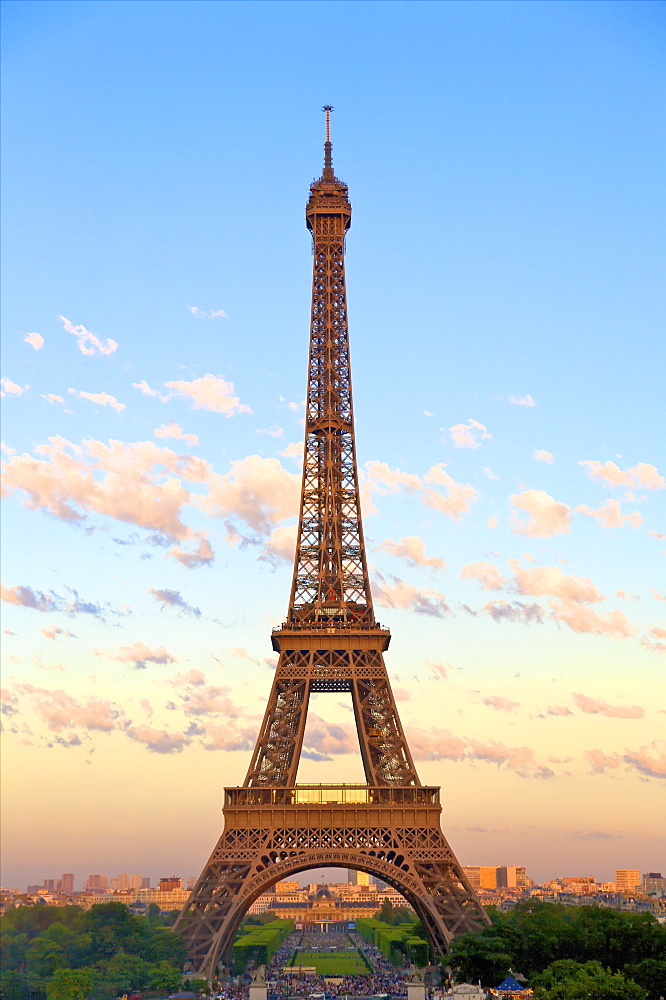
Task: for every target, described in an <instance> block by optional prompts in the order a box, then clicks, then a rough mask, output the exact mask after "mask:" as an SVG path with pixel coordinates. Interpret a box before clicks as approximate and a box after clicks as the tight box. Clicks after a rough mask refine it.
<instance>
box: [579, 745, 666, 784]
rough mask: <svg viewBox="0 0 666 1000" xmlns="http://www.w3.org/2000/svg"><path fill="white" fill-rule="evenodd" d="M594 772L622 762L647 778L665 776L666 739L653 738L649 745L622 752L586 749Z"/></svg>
mask: <svg viewBox="0 0 666 1000" xmlns="http://www.w3.org/2000/svg"><path fill="white" fill-rule="evenodd" d="M585 756H586V757H587V759H588V760H589V762H590V764H591V767H592V772H593V773H594V774H603V773H604V772H605V771H606V770H609V769H610V770H617V769H618V768H619V767H621V766H622V764H624V765H625V766H626V767H627V768H629V770H633V771H638V773H639V774H642V775H644V776H645V777H647V778H666V741H664V740H653V741H652V743H651V744H650V745H649V746H642V747H640V748H639V749H638V750H629V749H625V751H624V753H611V754H605V753H603V751H601V750H598V749H595V750H586V751H585Z"/></svg>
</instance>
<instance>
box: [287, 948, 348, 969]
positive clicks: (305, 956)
mask: <svg viewBox="0 0 666 1000" xmlns="http://www.w3.org/2000/svg"><path fill="white" fill-rule="evenodd" d="M289 964H290V965H296V966H298V965H310V966H312V965H314V966H315V968H316V969H317V975H318V976H366V975H368V968H367V966H366V964H365V962H364V961H363V959H362V958H361V956H360V955H359V953H358V952H357V951H356V949H355V948H354V949H351V948H350V950H349V951H337V952H334V951H298V952H296V953H295V955H294V959H293V961H292V962H290V963H289Z"/></svg>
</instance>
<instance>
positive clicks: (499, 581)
mask: <svg viewBox="0 0 666 1000" xmlns="http://www.w3.org/2000/svg"><path fill="white" fill-rule="evenodd" d="M460 575H461V577H463V578H471V579H474V580H478V581H479V583H480V584H481V586H482V587H483V589H484V590H501V589H502V587H503V586H504V585H505V583H506V581H505V579H504V577H503V576H502V574H501V573H500V571H499V569H498V568H497V566H495V564H494V563H491V562H484V560H480V561H479V562H475V563H468V564H467V565H466V566H463V568H462V569H461V570H460Z"/></svg>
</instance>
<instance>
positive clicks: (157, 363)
mask: <svg viewBox="0 0 666 1000" xmlns="http://www.w3.org/2000/svg"><path fill="white" fill-rule="evenodd" d="M4 7H5V31H4V40H3V49H4V75H5V88H4V90H5V96H4V101H5V115H4V121H5V124H4V128H5V147H6V148H11V149H12V157H11V159H9V160H8V162H7V166H6V169H5V185H4V188H5V195H4V197H5V209H4V219H5V225H4V228H5V243H6V251H7V250H8V249H10V248H11V255H10V254H8V253H7V252H5V255H4V268H5V275H4V281H3V284H4V288H5V297H4V298H5V302H4V322H3V343H4V373H3V374H4V378H3V394H4V398H3V407H4V430H3V449H4V456H3V459H4V466H5V490H6V499H5V500H4V502H3V516H4V518H5V525H6V529H5V538H6V542H5V546H4V550H5V551H4V552H3V575H2V583H3V593H2V597H3V620H4V621H3V629H4V635H3V640H4V641H3V649H4V658H5V661H4V668H3V688H4V689H5V692H4V696H5V702H4V712H5V716H4V718H5V734H4V743H5V754H4V756H5V763H4V768H3V771H4V776H3V780H4V800H5V808H4V810H3V829H4V838H3V839H4V843H5V864H4V869H5V873H6V874H5V875H4V876H3V882H4V883H5V884H8V885H14V884H28V883H29V882H30V878H29V877H27V873H28V872H34V867H35V863H34V859H35V858H36V857H40V858H42V859H44V860H43V864H44V866H45V867H46V868H48V869H49V870H51V871H54V870H59V871H62V872H65V871H67V872H72V871H75V872H79V871H83V870H84V869H85V870H87V871H101V870H103V859H104V858H106V857H110V856H113V857H114V858H117V859H118V861H117V863H118V865H119V867H121V868H127V869H128V870H129V868H130V867H131V868H133V870H134V871H136V870H138V869H140V870H144V869H146V868H148V867H150V869H151V872H152V871H153V870H155V871H156V869H155V868H154V866H159V867H160V868H161V869H162V871H168V870H175V869H176V868H177V867H178V866H179V865H180V866H186V867H187V869H188V870H190V871H192V872H196V871H199V870H200V869H201V867H202V865H203V863H204V862H205V859H206V857H207V855H208V852H209V851H210V847H211V845H212V844H214V843H215V840H216V839H217V837H218V835H219V833H220V829H221V800H222V788H223V787H224V786H225V785H235V784H239V783H240V782H241V781H242V780H243V776H244V773H245V771H246V769H247V766H248V763H249V757H250V753H251V750H252V747H253V746H254V741H255V738H256V734H257V730H258V726H259V723H260V720H261V716H262V713H263V709H264V706H265V703H266V699H267V697H268V692H269V689H270V684H271V681H272V676H273V674H272V671H273V669H274V666H275V657H274V655H273V654H272V653H271V648H270V630H271V628H272V627H273V626H275V625H278V624H279V623H280V622H281V620H282V616H283V614H284V612H285V610H286V606H287V600H288V587H289V581H290V577H291V569H292V567H291V563H290V559H291V558H292V555H291V554H292V552H293V538H294V520H295V515H296V512H297V503H298V492H299V487H300V478H299V472H300V464H299V456H300V455H301V454H302V437H303V423H302V418H303V405H302V401H303V398H304V394H305V379H306V354H307V333H308V305H309V282H310V276H311V271H310V269H311V259H310V256H309V253H310V247H309V237H308V236H307V234H306V233H305V232H304V231H303V202H304V201H305V198H306V196H307V191H308V184H309V181H310V179H311V177H312V176H313V175H314V174H317V173H319V171H320V169H321V162H322V141H323V121H322V119H323V116H322V115H321V113H320V112H319V110H318V109H319V107H320V106H321V104H323V102H324V101H325V100H326V101H328V100H330V101H331V102H332V104H333V105H334V107H335V108H336V111H335V114H334V123H333V148H334V163H335V168H336V172H337V173H338V174H339V175H340V176H341V177H343V178H344V179H345V181H346V182H347V183H348V184H349V187H350V199H351V201H352V205H353V208H354V218H353V223H352V228H351V232H350V234H349V238H348V257H347V281H348V291H349V306H350V319H349V322H350V341H351V354H352V368H353V373H354V402H355V413H356V423H357V427H356V430H357V441H358V449H359V464H360V467H361V470H362V484H361V485H362V491H363V495H362V505H363V513H364V526H365V531H366V536H367V541H368V552H369V557H370V560H371V564H372V565H371V567H370V570H371V577H372V586H373V594H374V598H375V605H376V610H377V614H378V617H379V618H380V620H381V622H382V624H384V625H387V626H388V627H390V628H391V631H392V636H393V638H392V643H391V647H390V649H389V650H388V652H387V655H386V662H387V667H388V669H389V672H390V676H391V682H392V685H393V689H394V693H395V696H396V699H398V707H399V710H400V713H401V717H402V721H403V723H404V726H405V729H406V735H407V739H408V742H409V745H410V747H411V749H412V752H413V753H414V756H415V758H416V765H417V768H418V771H419V775H420V778H421V780H422V781H423V782H424V783H427V784H433V785H441V786H442V802H443V806H444V809H443V829H444V832H445V834H446V836H447V838H448V839H449V840H450V842H451V845H452V847H453V849H454V851H455V853H456V855H457V857H458V860H459V861H460V863H461V864H463V865H465V866H468V865H471V864H478V863H479V862H480V859H481V860H483V859H487V858H488V857H491V858H492V857H497V856H500V857H501V858H503V859H506V861H507V862H508V863H515V862H516V860H519V861H520V863H521V864H523V865H525V866H526V867H527V870H528V872H534V876H533V877H535V876H536V878H537V879H540V878H541V876H542V875H544V874H545V873H546V872H548V871H552V870H563V869H565V868H566V869H569V870H571V871H579V872H587V871H591V870H596V871H597V872H599V873H600V875H602V876H603V875H604V874H606V875H610V874H611V872H612V871H613V865H614V864H615V863H616V861H617V859H618V857H620V858H622V859H626V863H631V864H635V866H636V867H637V868H639V869H640V870H641V871H649V870H651V869H652V868H660V867H661V868H663V863H662V861H661V859H660V857H659V852H660V850H663V848H662V847H660V843H661V827H660V818H659V815H658V810H657V808H656V805H655V800H656V792H657V784H658V782H659V780H660V779H662V778H663V777H664V776H666V752H665V751H666V747H665V745H664V741H663V739H661V733H662V731H663V716H664V712H665V711H666V704H664V703H663V702H659V700H658V698H659V694H658V692H660V691H661V690H663V688H662V686H661V685H660V683H659V682H660V680H661V678H662V673H663V668H662V670H660V669H659V668H660V666H661V665H662V664H663V653H664V651H665V650H666V644H665V643H664V640H665V639H666V628H665V627H664V624H665V623H664V607H665V602H666V594H665V593H664V588H663V583H661V582H660V581H661V580H663V569H662V567H663V548H664V538H665V537H666V535H665V532H666V525H665V524H664V519H663V513H664V495H665V490H664V487H665V486H666V481H665V480H664V468H663V457H662V456H663V441H662V430H663V427H660V423H661V422H660V420H659V418H658V416H657V415H658V414H659V412H660V398H661V388H662V387H661V381H662V378H661V374H660V373H661V371H662V370H663V364H662V365H660V363H659V359H660V358H663V349H662V346H661V339H660V327H661V322H663V295H662V289H661V287H660V282H659V277H658V274H659V258H660V255H663V247H661V243H660V237H659V236H658V235H657V234H658V233H659V231H660V226H659V207H661V206H662V204H663V190H662V187H661V180H660V176H659V170H658V167H657V164H658V163H659V158H660V155H661V152H662V150H661V147H660V145H659V139H658V137H657V135H656V130H655V129H654V127H653V126H654V122H655V120H656V119H657V117H658V115H659V110H658V103H657V100H656V96H655V95H657V94H658V93H659V90H660V86H662V87H663V77H664V73H663V66H662V65H661V64H660V61H659V58H658V53H657V46H656V45H655V44H654V42H653V34H652V33H651V29H652V28H653V26H654V25H656V24H658V23H663V21H661V19H663V13H662V12H656V13H655V12H652V11H651V5H649V4H643V3H640V2H639V3H633V4H607V3H597V4H590V3H577V2H574V3H570V4H568V5H566V7H565V6H563V5H557V4H548V3H546V4H535V3H530V2H528V3H522V4H515V3H511V2H507V3H499V4H486V3H483V2H482V3H474V4H470V3H451V4H446V5H440V4H432V3H427V2H426V3H409V4H405V3H401V2H398V3H393V4H385V3H382V2H379V3H372V4H369V3H363V2H361V3H356V4H348V3H344V2H343V3H336V4H332V3H328V2H321V3H300V4H298V5H294V4H289V3H278V4H261V3H245V4H237V3H208V4H201V3H196V2H195V3H190V4H189V5H187V7H184V6H182V5H178V4H176V5H168V4H157V5H153V4H145V3H142V2H137V3H134V4H132V7H131V11H132V12H131V15H130V13H129V9H128V7H127V5H117V4H104V3H102V4H92V3H87V2H83V3H60V2H52V3H50V4H48V5H46V4H39V3H31V2H27V3H23V4H21V5H16V4H14V5H9V4H5V5H4ZM306 11H307V15H308V18H309V23H308V25H307V26H306V24H305V23H304V22H303V20H302V19H301V18H302V14H303V12H306ZM341 15H342V16H343V17H344V19H345V20H346V22H347V24H348V26H349V28H350V32H351V37H352V43H351V46H350V49H349V51H348V53H347V55H346V57H345V58H346V68H345V72H344V73H342V74H340V72H339V67H338V66H337V64H336V62H335V58H334V56H333V55H330V54H328V55H326V57H325V58H324V60H323V65H320V64H319V63H317V61H316V60H313V58H312V57H311V56H308V57H307V58H306V59H305V60H304V62H303V63H300V64H299V58H300V54H301V47H302V44H303V43H304V40H305V37H306V35H308V34H309V33H310V31H311V30H312V25H315V26H317V27H318V28H319V30H321V31H325V30H327V29H328V26H329V22H330V19H331V18H332V17H333V16H335V17H336V18H337V17H338V16H341ZM130 25H131V30H128V27H130ZM213 34H215V36H216V37H219V38H220V39H223V40H224V41H225V43H226V44H225V59H224V60H222V61H219V60H217V59H216V58H214V53H213V52H212V51H211V50H210V49H209V48H208V47H207V42H208V39H209V38H210V37H212V35H213ZM276 40H277V41H278V42H279V44H275V43H276ZM496 43H498V44H496ZM378 46H379V47H378ZM258 52H259V53H261V59H260V60H259V62H257V59H258V56H257V53H258ZM380 52H383V56H381V55H380ZM297 55H298V57H299V58H297ZM425 56H427V58H426V57H425ZM118 60H119V61H120V63H121V64H122V65H123V66H124V67H125V72H124V73H120V74H118V73H117V72H116V66H117V61H118ZM63 65H67V66H73V65H75V66H76V67H77V69H76V74H74V75H71V74H70V73H69V72H67V71H65V70H64V69H63ZM396 67H400V72H399V73H398V72H397V71H396ZM324 69H325V70H326V72H325V73H324V74H323V76H322V71H323V70H324ZM315 79H316V84H314V83H313V82H312V81H313V80H315ZM332 81H334V82H332ZM378 86H380V87H381V99H378V97H379V94H378V91H377V87H378ZM331 91H332V92H331ZM637 108H640V114H639V113H637V111H636V109H637ZM54 151H56V153H57V155H54ZM9 192H11V194H10V193H9ZM660 459H661V465H660ZM9 532H11V534H10V533H9ZM248 607H252V614H251V615H250V614H249V613H248ZM305 747H306V752H305V755H304V756H305V757H306V759H305V760H304V761H303V765H302V767H301V771H300V772H299V781H312V782H335V781H339V780H341V779H342V778H344V780H345V781H348V782H349V781H358V780H362V772H361V767H360V758H359V755H358V749H357V746H356V737H355V728H354V725H353V718H352V716H351V713H350V704H349V702H348V699H347V698H346V697H345V696H341V695H337V696H335V697H333V698H331V697H330V696H329V697H325V696H324V695H317V696H316V697H315V698H314V700H313V703H312V705H311V714H310V719H309V725H308V730H307V733H306V742H305ZM73 844H74V845H76V847H75V850H73V846H72V845H73ZM74 855H76V858H77V864H76V865H74V863H73V858H74ZM77 877H78V875H77ZM152 877H154V876H152ZM607 880H608V881H610V879H607Z"/></svg>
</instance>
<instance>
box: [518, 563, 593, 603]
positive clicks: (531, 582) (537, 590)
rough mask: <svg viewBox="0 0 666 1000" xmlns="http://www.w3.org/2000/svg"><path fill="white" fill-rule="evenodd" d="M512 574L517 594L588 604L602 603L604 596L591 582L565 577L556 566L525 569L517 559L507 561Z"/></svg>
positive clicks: (586, 579) (584, 579) (575, 577)
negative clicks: (547, 595)
mask: <svg viewBox="0 0 666 1000" xmlns="http://www.w3.org/2000/svg"><path fill="white" fill-rule="evenodd" d="M507 565H508V566H509V567H510V569H511V570H513V573H514V586H515V589H516V591H517V592H518V593H519V594H526V595H529V596H532V597H543V595H544V594H552V595H553V596H554V597H561V598H564V599H565V600H569V601H577V602H580V603H582V604H590V603H593V602H596V601H603V599H604V595H603V594H602V593H601V591H600V590H599V589H598V587H596V586H595V585H594V584H593V583H592V581H591V580H590V579H589V577H587V578H582V577H580V576H565V574H564V573H563V572H562V570H561V569H559V567H557V566H535V567H534V568H532V569H525V568H523V567H522V566H521V565H520V562H519V560H518V559H507Z"/></svg>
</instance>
